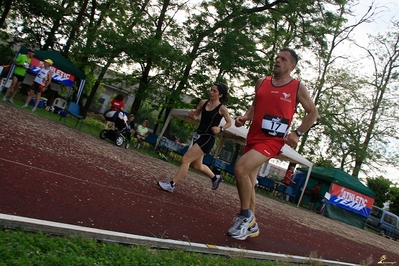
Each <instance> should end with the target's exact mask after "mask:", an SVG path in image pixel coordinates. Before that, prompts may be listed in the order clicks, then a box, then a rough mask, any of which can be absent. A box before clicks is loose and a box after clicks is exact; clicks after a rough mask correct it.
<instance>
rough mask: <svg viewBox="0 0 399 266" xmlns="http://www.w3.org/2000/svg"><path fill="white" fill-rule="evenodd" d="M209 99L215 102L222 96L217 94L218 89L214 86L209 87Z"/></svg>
mask: <svg viewBox="0 0 399 266" xmlns="http://www.w3.org/2000/svg"><path fill="white" fill-rule="evenodd" d="M209 97H210V98H211V99H212V100H216V99H219V98H220V97H222V95H221V94H220V93H219V90H218V87H217V86H216V85H213V86H212V87H211V90H210V93H209Z"/></svg>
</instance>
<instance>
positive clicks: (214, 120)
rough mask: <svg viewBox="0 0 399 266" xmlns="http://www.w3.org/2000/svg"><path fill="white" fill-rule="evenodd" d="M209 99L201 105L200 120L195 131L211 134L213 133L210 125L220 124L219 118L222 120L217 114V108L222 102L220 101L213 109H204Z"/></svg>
mask: <svg viewBox="0 0 399 266" xmlns="http://www.w3.org/2000/svg"><path fill="white" fill-rule="evenodd" d="M208 102H209V100H208V101H206V102H205V103H204V105H203V106H202V110H201V121H200V124H199V125H198V128H197V132H198V133H199V134H211V135H213V132H212V130H211V128H212V127H217V126H218V125H219V124H220V120H222V117H223V116H221V115H220V114H219V109H220V107H221V106H222V103H220V104H219V105H218V106H216V107H215V108H214V109H213V110H211V111H207V110H206V105H207V104H208Z"/></svg>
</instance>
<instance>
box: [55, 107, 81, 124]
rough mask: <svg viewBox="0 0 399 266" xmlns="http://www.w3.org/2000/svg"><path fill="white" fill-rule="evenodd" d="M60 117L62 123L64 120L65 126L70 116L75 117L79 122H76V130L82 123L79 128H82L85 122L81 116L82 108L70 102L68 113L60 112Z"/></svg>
mask: <svg viewBox="0 0 399 266" xmlns="http://www.w3.org/2000/svg"><path fill="white" fill-rule="evenodd" d="M59 115H60V121H61V119H62V118H64V124H65V122H66V118H67V116H68V115H71V116H73V117H75V118H76V119H77V120H78V121H77V122H76V125H75V128H76V127H77V126H78V124H79V122H80V127H79V128H82V121H83V119H84V117H83V116H81V115H80V107H79V105H78V104H76V103H74V102H70V103H69V105H68V109H67V110H66V111H65V110H61V111H60V112H59Z"/></svg>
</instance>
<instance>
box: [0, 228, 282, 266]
mask: <svg viewBox="0 0 399 266" xmlns="http://www.w3.org/2000/svg"><path fill="white" fill-rule="evenodd" d="M0 265H7V266H11V265H49V266H50V265H51V266H52V265H201V266H202V265H220V266H222V265H229V266H230V265H231V266H235V265H237V266H245V265H251V266H252V265H265V266H270V265H289V264H282V263H277V262H271V261H259V260H251V259H244V258H228V257H221V256H216V255H206V254H198V253H191V252H185V251H181V250H161V249H152V248H150V247H145V246H128V245H121V244H115V243H104V242H98V241H95V240H91V239H86V238H82V237H77V236H69V237H59V236H50V235H46V234H43V233H30V232H23V231H20V230H10V229H4V228H3V229H2V230H0Z"/></svg>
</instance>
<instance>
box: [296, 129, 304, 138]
mask: <svg viewBox="0 0 399 266" xmlns="http://www.w3.org/2000/svg"><path fill="white" fill-rule="evenodd" d="M295 133H296V134H297V135H298V136H299V137H300V136H302V132H301V131H299V130H298V129H297V130H295Z"/></svg>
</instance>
